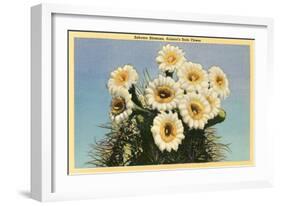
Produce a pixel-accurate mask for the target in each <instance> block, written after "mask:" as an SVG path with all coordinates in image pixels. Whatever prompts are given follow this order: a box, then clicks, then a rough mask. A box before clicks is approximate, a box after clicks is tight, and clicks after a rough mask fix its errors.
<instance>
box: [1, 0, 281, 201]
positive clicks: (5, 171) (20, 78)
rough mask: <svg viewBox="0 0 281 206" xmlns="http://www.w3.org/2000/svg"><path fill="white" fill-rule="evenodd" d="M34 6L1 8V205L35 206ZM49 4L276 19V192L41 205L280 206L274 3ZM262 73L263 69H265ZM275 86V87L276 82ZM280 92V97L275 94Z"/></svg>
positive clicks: (125, 0)
mask: <svg viewBox="0 0 281 206" xmlns="http://www.w3.org/2000/svg"><path fill="white" fill-rule="evenodd" d="M40 2H46V1H37V0H27V1H22V0H9V1H3V2H1V7H0V10H1V12H0V22H1V28H0V30H1V32H0V69H1V73H0V91H1V99H0V142H1V144H0V157H1V166H0V168H1V170H0V183H1V184H0V185H1V186H0V194H1V195H0V201H1V205H8V206H9V205H21V206H23V205H28V206H32V205H39V203H38V202H36V201H33V200H31V199H30V198H29V193H28V191H29V181H30V178H29V174H30V173H29V172H30V169H29V168H30V161H29V157H30V152H29V151H30V123H29V122H30V115H29V114H30V100H29V99H30V92H29V90H30V23H29V22H30V11H29V10H30V6H32V5H35V4H38V3H40ZM48 2H53V3H68V4H69V3H71V4H78V3H79V4H84V5H92V6H102V7H111V8H114V9H118V8H128V9H130V8H134V9H140V10H155V11H157V10H159V11H167V16H168V15H169V11H178V12H191V13H206V14H228V15H242V16H267V17H273V18H274V19H275V31H274V36H275V42H274V44H275V48H274V56H275V74H274V76H275V79H276V81H275V82H274V84H275V93H276V95H275V102H274V105H275V108H272V111H274V112H272V114H270V117H271V120H272V121H271V123H272V130H274V131H276V132H275V134H276V138H275V155H274V157H273V158H274V159H275V162H276V167H275V177H276V180H275V182H276V186H275V187H274V188H270V189H251V190H239V191H220V192H217V191H216V192H210V193H189V194H177V195H168V196H167V195H165V196H164V195H157V196H146V197H129V198H116V199H100V200H87V201H86V200H85V201H81V202H77V201H74V202H58V203H47V204H46V205H51V204H54V205H77V204H82V205H91V206H92V205H121V204H122V205H132V204H134V205H144V204H147V203H149V204H150V205H156V204H157V205H176V204H181V205H183V204H188V205H217V206H218V205H226V204H227V205H228V206H231V205H235V206H237V205H247V204H248V205H256V204H260V205H280V203H281V200H280V198H279V196H280V193H281V184H280V174H281V167H280V162H281V154H280V151H281V150H280V148H279V147H280V146H281V141H280V137H281V133H280V130H279V122H280V120H279V117H280V116H281V115H280V113H281V111H280V108H279V107H278V105H280V103H281V101H280V100H281V99H280V91H279V90H280V88H281V85H280V84H281V83H280V82H281V81H280V79H277V78H281V70H280V69H277V68H280V67H281V64H280V62H279V59H280V58H278V57H279V56H280V53H281V48H280V45H281V41H280V38H279V37H280V36H281V14H280V6H279V1H276V0H267V1H266V0H260V1H253V0H249V1H244V0H235V1H224V0H212V1H208V0H205V1H203V0H197V1H191V0H173V1H165V0H155V1H149V0H142V1H129V0H118V3H117V2H116V0H103V1H97V0H79V1H77V0H57V1H55V0H50V1H48ZM265 69H266V68H265ZM277 81H279V82H277ZM278 92H279V94H277V93H278Z"/></svg>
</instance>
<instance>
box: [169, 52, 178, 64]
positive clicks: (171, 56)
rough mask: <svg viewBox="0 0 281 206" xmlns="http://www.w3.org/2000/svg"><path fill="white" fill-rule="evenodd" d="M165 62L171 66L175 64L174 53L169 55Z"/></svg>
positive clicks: (175, 57)
mask: <svg viewBox="0 0 281 206" xmlns="http://www.w3.org/2000/svg"><path fill="white" fill-rule="evenodd" d="M166 61H167V63H168V64H170V65H173V64H175V63H176V62H177V56H176V54H175V53H173V52H172V53H169V54H168V55H167V57H166Z"/></svg>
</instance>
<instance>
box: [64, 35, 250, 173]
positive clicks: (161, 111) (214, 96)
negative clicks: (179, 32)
mask: <svg viewBox="0 0 281 206" xmlns="http://www.w3.org/2000/svg"><path fill="white" fill-rule="evenodd" d="M68 39H69V42H68V51H69V53H68V58H69V66H68V74H69V76H68V78H69V84H68V91H69V96H68V97H69V99H68V102H69V104H68V108H69V111H68V114H69V120H68V121H69V128H68V134H69V136H68V139H69V140H68V141H69V154H68V155H69V156H68V158H69V174H84V173H87V174H89V173H90V174H91V173H95V172H108V171H109V172H110V171H139V170H159V169H177V168H200V167H206V168H210V167H221V166H243V165H248V166H250V165H254V161H253V160H254V156H253V149H254V148H253V144H254V137H253V123H254V122H253V107H254V100H253V79H252V77H253V72H254V65H253V58H254V39H230V38H213V37H211V38H208V37H196V36H191V37H190V36H174V35H159V34H158V35H156V34H139V33H136V34H132V33H112V32H107V33H106V32H95V31H68ZM223 68H225V69H223ZM220 133H221V134H220Z"/></svg>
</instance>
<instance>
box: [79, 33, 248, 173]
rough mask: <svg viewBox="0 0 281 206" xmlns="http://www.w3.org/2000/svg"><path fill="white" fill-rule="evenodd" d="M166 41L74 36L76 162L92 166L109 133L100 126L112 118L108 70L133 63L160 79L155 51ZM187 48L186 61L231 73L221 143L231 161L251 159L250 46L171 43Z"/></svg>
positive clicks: (225, 101) (219, 128)
mask: <svg viewBox="0 0 281 206" xmlns="http://www.w3.org/2000/svg"><path fill="white" fill-rule="evenodd" d="M167 43H168V42H154V41H131V40H130V41H129V40H110V39H94V38H93V39H84V38H76V39H75V48H74V49H75V160H76V162H75V166H76V167H77V168H82V167H89V165H86V164H85V162H87V161H89V159H88V158H89V157H88V152H89V150H90V144H92V143H94V142H95V141H96V140H99V139H101V138H103V137H104V134H105V133H106V132H107V131H106V130H105V129H102V128H100V127H98V125H101V124H104V123H106V122H109V115H108V112H109V105H110V99H111V98H110V95H109V93H108V91H107V89H106V83H107V81H108V77H109V75H110V72H111V71H113V70H114V69H115V68H116V67H118V66H123V65H125V64H132V65H134V67H135V68H136V69H137V72H138V73H139V76H140V77H142V74H143V70H144V69H148V71H149V73H150V74H151V76H153V77H156V76H157V74H158V67H157V64H156V62H155V57H156V56H157V52H158V51H159V50H160V49H161V48H162V46H163V45H165V44H167ZM170 44H172V45H177V46H179V47H180V48H181V49H183V50H184V51H185V53H186V58H187V60H188V61H192V62H195V63H200V64H201V65H202V66H203V67H204V68H205V69H208V68H209V67H211V66H214V65H217V66H220V67H221V68H222V69H223V70H224V72H225V73H226V74H227V76H228V79H229V82H230V89H231V95H230V97H228V98H227V99H226V100H224V101H222V107H223V108H224V109H225V110H226V112H227V119H226V121H224V122H223V123H222V124H218V125H216V128H217V132H218V135H219V136H221V137H222V142H223V143H231V145H230V147H231V150H232V152H231V153H229V155H228V157H227V160H230V161H241V160H248V159H249V133H250V131H249V126H250V114H249V112H250V111H249V101H250V95H249V94H250V83H249V79H250V62H249V60H250V58H249V47H248V46H243V45H216V44H194V43H173V42H171V43H170Z"/></svg>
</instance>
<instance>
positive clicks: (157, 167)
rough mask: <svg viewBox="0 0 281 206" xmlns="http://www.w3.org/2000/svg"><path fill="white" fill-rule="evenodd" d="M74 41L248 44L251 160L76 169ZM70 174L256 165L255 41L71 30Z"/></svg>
mask: <svg viewBox="0 0 281 206" xmlns="http://www.w3.org/2000/svg"><path fill="white" fill-rule="evenodd" d="M75 38H97V39H117V40H118V39H121V40H134V41H136V40H139V41H161V42H165V41H169V42H185V43H199V44H202V43H212V44H231V45H247V46H249V47H250V160H248V161H236V162H234V161H226V162H207V163H186V164H167V165H147V166H128V167H126V166H120V167H100V168H75V153H74V147H75V145H74V128H75V127H74V84H75V82H74V39H75ZM68 67H69V68H68V102H69V105H68V109H69V110H68V116H69V118H68V120H69V122H68V125H69V126H68V138H69V139H68V174H70V175H75V174H95V173H111V172H136V171H151V170H174V169H185V168H211V167H217V168H218V167H231V166H254V165H255V162H254V107H253V106H254V79H253V77H254V40H249V39H229V38H210V37H191V36H190V37H189V36H168V35H167V36H164V35H154V34H153V35H151V34H127V33H106V32H86V31H69V33H68Z"/></svg>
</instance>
